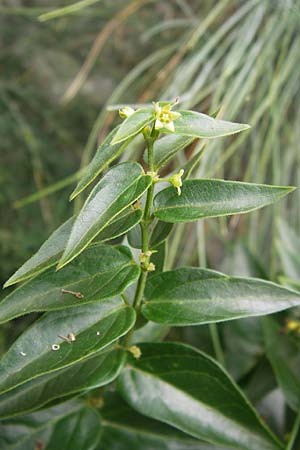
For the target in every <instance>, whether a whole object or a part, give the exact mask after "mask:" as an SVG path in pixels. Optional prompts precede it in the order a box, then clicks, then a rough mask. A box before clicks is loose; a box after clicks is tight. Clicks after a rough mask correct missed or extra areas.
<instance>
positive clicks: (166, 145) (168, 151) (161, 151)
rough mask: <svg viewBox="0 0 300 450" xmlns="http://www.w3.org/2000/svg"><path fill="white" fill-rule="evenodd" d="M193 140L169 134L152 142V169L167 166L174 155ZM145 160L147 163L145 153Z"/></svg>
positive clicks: (192, 138)
mask: <svg viewBox="0 0 300 450" xmlns="http://www.w3.org/2000/svg"><path fill="white" fill-rule="evenodd" d="M194 140H195V138H194V137H190V136H180V135H177V134H169V135H167V136H164V137H162V138H161V139H158V140H157V141H155V142H154V146H153V154H154V167H155V170H157V169H159V168H160V167H162V166H164V165H165V164H167V162H168V161H170V159H172V158H173V157H174V156H175V155H176V153H178V152H180V151H181V150H183V149H185V148H186V147H187V146H188V145H190V144H191V143H192V142H193V141H194ZM145 160H146V161H147V160H148V159H147V154H146V153H145Z"/></svg>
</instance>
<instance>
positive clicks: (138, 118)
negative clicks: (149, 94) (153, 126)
mask: <svg viewBox="0 0 300 450" xmlns="http://www.w3.org/2000/svg"><path fill="white" fill-rule="evenodd" d="M153 121H154V109H153V108H140V109H137V110H136V111H135V112H134V113H133V114H132V115H131V116H129V117H128V118H127V119H125V120H124V122H123V123H122V124H121V126H120V127H119V128H118V130H117V133H116V134H115V136H114V138H113V140H112V145H116V144H120V143H121V142H124V141H126V140H127V139H129V138H133V137H134V136H136V135H137V134H138V133H139V132H140V131H142V130H143V128H145V127H146V126H147V125H149V124H150V123H151V122H153Z"/></svg>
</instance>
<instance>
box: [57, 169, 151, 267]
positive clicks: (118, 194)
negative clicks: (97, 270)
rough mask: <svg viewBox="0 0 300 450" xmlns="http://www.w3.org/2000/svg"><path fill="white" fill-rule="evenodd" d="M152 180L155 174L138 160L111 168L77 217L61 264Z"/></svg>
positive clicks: (138, 195) (97, 232)
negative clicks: (144, 169)
mask: <svg viewBox="0 0 300 450" xmlns="http://www.w3.org/2000/svg"><path fill="white" fill-rule="evenodd" d="M151 182H152V180H151V177H150V176H148V175H145V174H144V171H143V169H142V167H141V166H140V165H139V164H138V163H131V162H127V163H122V164H119V165H117V166H115V167H113V168H112V169H111V170H110V171H109V172H107V174H106V175H105V176H104V177H103V178H102V179H101V180H100V181H99V183H98V184H97V185H96V186H95V187H94V189H93V190H92V192H91V193H90V195H89V197H88V198H87V200H86V202H85V204H84V206H83V208H82V210H81V211H80V213H79V215H78V217H77V218H76V221H75V223H74V226H73V228H72V231H71V235H70V237H69V240H68V243H67V246H66V249H65V251H64V254H63V256H62V258H61V260H60V262H59V264H58V268H61V267H63V266H64V265H66V264H68V263H69V262H70V261H71V260H72V259H74V258H75V257H76V256H78V255H79V253H81V252H82V251H83V250H84V249H85V248H86V247H87V245H88V244H89V243H90V242H91V241H92V240H93V239H94V238H95V237H96V236H97V235H98V234H99V233H100V231H102V230H103V229H104V227H105V226H107V225H108V224H110V223H111V222H112V220H113V219H114V218H115V217H116V216H117V215H118V214H120V213H121V212H122V211H124V210H125V209H126V208H127V207H128V206H130V205H131V204H132V203H134V202H135V201H136V200H137V199H138V198H139V197H140V196H141V195H142V194H143V193H144V192H145V191H146V189H147V188H148V187H149V186H150V184H151Z"/></svg>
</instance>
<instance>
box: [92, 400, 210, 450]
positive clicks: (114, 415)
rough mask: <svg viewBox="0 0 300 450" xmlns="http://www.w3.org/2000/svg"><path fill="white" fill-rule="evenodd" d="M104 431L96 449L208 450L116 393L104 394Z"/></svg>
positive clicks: (207, 447) (102, 417)
mask: <svg viewBox="0 0 300 450" xmlns="http://www.w3.org/2000/svg"><path fill="white" fill-rule="evenodd" d="M100 414H101V419H102V422H103V434H102V436H101V441H100V443H99V445H98V447H97V450H129V449H132V450H154V449H155V450H209V449H210V448H211V447H210V446H207V445H206V444H202V443H199V441H198V440H196V439H193V438H191V437H190V436H188V435H187V434H185V433H182V432H181V431H178V430H177V429H176V428H172V427H170V426H168V425H165V424H163V423H161V422H158V421H157V420H153V419H150V418H148V417H145V416H143V415H141V414H139V413H138V412H136V411H135V410H134V409H132V408H131V407H130V406H129V405H128V404H127V403H125V402H124V400H123V399H122V398H121V397H120V396H119V395H118V394H117V393H111V392H108V393H106V394H105V395H104V408H102V409H101V411H100ZM214 450H217V449H216V448H215V447H214Z"/></svg>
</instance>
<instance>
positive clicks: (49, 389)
mask: <svg viewBox="0 0 300 450" xmlns="http://www.w3.org/2000/svg"><path fill="white" fill-rule="evenodd" d="M125 359H126V354H125V351H124V350H122V349H108V350H104V351H102V352H97V353H95V354H94V355H93V356H91V357H89V358H86V359H84V360H83V361H80V362H78V363H76V364H73V365H72V366H70V367H67V368H64V369H60V370H57V371H56V372H51V373H48V374H46V375H42V376H40V377H38V378H35V379H34V380H30V381H28V382H27V383H24V384H22V385H21V386H18V387H16V388H15V389H12V390H10V391H8V392H6V393H5V394H2V395H1V396H0V417H1V418H6V417H11V416H16V415H22V414H26V413H28V412H29V411H33V410H36V409H38V408H40V407H41V406H44V405H46V404H48V403H49V402H51V401H54V400H57V399H60V398H61V397H62V398H64V397H66V396H69V395H78V394H79V393H80V392H82V391H88V390H90V389H95V388H97V387H100V386H104V385H106V384H108V383H111V382H112V381H114V380H115V378H116V377H117V376H118V375H119V373H120V371H121V369H122V367H123V365H124V362H125Z"/></svg>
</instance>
